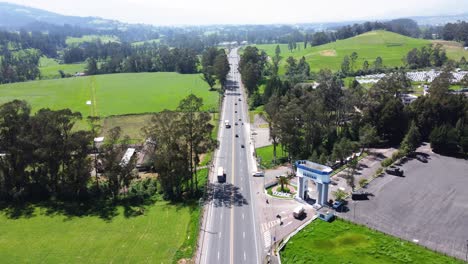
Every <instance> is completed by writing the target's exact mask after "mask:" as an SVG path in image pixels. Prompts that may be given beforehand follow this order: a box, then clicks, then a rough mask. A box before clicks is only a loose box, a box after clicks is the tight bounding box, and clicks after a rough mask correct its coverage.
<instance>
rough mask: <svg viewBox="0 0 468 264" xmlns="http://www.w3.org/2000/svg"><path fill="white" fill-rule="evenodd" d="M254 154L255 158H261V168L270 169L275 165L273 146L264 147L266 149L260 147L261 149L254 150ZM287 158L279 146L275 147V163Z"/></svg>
mask: <svg viewBox="0 0 468 264" xmlns="http://www.w3.org/2000/svg"><path fill="white" fill-rule="evenodd" d="M255 151H256V153H257V157H261V159H262V162H261V166H262V167H263V168H267V169H268V168H272V167H274V166H275V164H273V145H271V146H266V147H261V148H256V149H255ZM287 157H288V154H287V153H286V151H283V149H282V148H281V146H280V145H278V146H277V147H276V159H277V161H279V160H281V159H283V160H284V159H286V158H287Z"/></svg>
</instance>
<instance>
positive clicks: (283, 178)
mask: <svg viewBox="0 0 468 264" xmlns="http://www.w3.org/2000/svg"><path fill="white" fill-rule="evenodd" d="M278 183H279V184H280V185H281V191H282V192H284V186H285V185H288V184H289V178H288V177H286V176H280V177H279V178H278Z"/></svg>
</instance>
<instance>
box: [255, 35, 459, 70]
mask: <svg viewBox="0 0 468 264" xmlns="http://www.w3.org/2000/svg"><path fill="white" fill-rule="evenodd" d="M429 44H431V42H430V41H428V40H424V39H415V38H410V37H406V36H403V35H399V34H396V33H393V32H387V31H382V30H379V31H371V32H367V33H364V34H361V35H358V36H356V37H353V38H349V39H344V40H338V41H336V42H332V43H328V44H324V45H320V46H315V47H311V46H307V48H306V49H304V44H303V43H298V48H297V49H296V50H293V51H292V52H290V51H289V50H288V45H287V44H280V49H281V54H280V56H281V57H282V59H281V61H280V70H279V73H280V74H284V73H285V72H286V68H285V67H286V59H287V58H288V57H289V56H292V57H294V58H296V59H300V58H302V57H303V56H304V57H305V58H306V61H307V62H308V63H309V64H310V68H311V71H319V70H320V69H325V68H328V69H331V70H333V71H337V70H339V69H340V67H341V63H342V61H343V58H344V57H345V56H346V55H348V56H349V55H351V53H353V52H357V53H358V55H359V58H358V59H357V61H356V65H355V69H358V68H362V65H363V63H364V61H365V60H367V61H368V62H369V63H370V64H371V65H372V63H373V62H374V61H375V59H376V58H377V57H378V56H380V57H382V59H383V64H384V66H387V67H395V66H402V65H403V64H404V62H403V58H404V57H405V56H406V54H407V53H408V52H409V51H410V50H412V49H414V48H421V47H423V46H425V45H429ZM443 44H445V45H444V47H446V49H447V54H448V57H449V58H451V59H454V60H459V59H460V58H461V56H463V55H464V56H466V57H468V56H467V55H468V52H466V51H464V50H463V49H461V50H460V49H456V48H454V47H453V46H450V47H449V46H448V44H447V43H443ZM257 47H258V48H259V49H260V50H264V51H265V52H266V53H267V54H268V55H269V56H270V57H273V56H274V55H275V48H276V44H265V45H257Z"/></svg>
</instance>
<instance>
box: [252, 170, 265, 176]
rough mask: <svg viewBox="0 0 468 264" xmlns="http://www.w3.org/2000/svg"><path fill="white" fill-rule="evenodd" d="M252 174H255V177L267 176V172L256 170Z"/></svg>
mask: <svg viewBox="0 0 468 264" xmlns="http://www.w3.org/2000/svg"><path fill="white" fill-rule="evenodd" d="M252 176H254V177H263V176H265V172H263V171H255V172H253V173H252Z"/></svg>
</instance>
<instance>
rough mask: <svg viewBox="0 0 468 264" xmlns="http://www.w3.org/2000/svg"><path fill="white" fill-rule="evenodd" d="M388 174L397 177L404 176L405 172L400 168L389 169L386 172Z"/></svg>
mask: <svg viewBox="0 0 468 264" xmlns="http://www.w3.org/2000/svg"><path fill="white" fill-rule="evenodd" d="M385 172H386V173H388V174H390V175H395V176H400V177H401V176H403V170H401V169H400V168H388V169H386V170H385Z"/></svg>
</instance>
